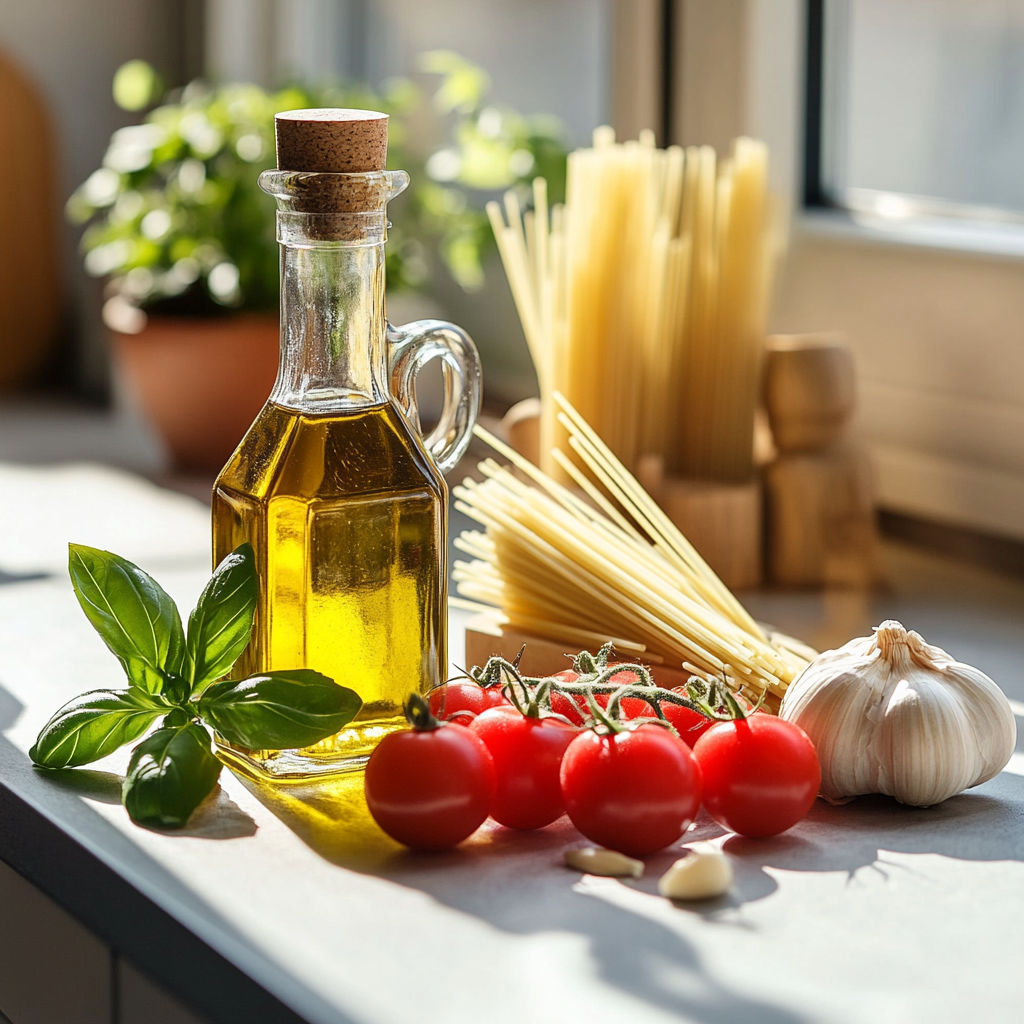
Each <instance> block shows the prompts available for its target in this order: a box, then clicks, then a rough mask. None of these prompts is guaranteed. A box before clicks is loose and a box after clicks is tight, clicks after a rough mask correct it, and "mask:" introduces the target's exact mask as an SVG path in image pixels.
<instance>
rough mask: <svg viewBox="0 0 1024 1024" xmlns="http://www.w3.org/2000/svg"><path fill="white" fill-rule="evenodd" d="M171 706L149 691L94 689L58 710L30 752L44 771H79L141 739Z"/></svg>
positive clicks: (30, 755) (44, 727)
mask: <svg viewBox="0 0 1024 1024" xmlns="http://www.w3.org/2000/svg"><path fill="white" fill-rule="evenodd" d="M169 710H170V709H169V707H168V706H167V705H165V704H162V703H157V700H156V698H153V697H151V696H150V695H149V694H148V693H146V691H145V690H142V689H141V688H140V689H134V690H94V691H93V692H92V693H83V694H82V696H81V697H78V698H76V699H75V700H73V701H71V702H70V703H69V704H65V705H64V707H62V708H61V709H60V711H58V712H57V713H56V714H55V715H54V716H53V718H51V719H50V720H49V722H47V723H46V725H45V726H43V731H42V732H41V733H40V734H39V738H38V739H37V740H36V742H35V746H33V747H32V749H31V750H30V751H29V752H28V756H29V757H31V758H32V760H33V761H34V762H35V763H36V764H37V765H39V766H40V767H42V768H76V767H78V766H79V765H82V764H88V763H89V762H90V761H96V760H98V759H99V758H101V757H106V756H107V754H112V753H113V752H114V751H115V750H117V748H118V747H122V746H124V744H126V743H131V741H132V740H135V739H138V738H139V737H140V736H141V735H142V734H143V733H144V732H145V731H146V730H147V729H148V728H149V727H150V726H151V725H152V724H153V723H154V722H155V721H156V720H157V718H159V717H160V715H161V714H166V713H167V712H168V711H169Z"/></svg>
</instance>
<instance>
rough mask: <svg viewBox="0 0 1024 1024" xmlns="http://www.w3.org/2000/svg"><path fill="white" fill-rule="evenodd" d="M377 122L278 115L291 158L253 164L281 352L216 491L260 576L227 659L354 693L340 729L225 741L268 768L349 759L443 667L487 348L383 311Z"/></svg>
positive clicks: (267, 771) (245, 670)
mask: <svg viewBox="0 0 1024 1024" xmlns="http://www.w3.org/2000/svg"><path fill="white" fill-rule="evenodd" d="M386 131H387V118H386V115H383V114H376V113H374V112H368V111H350V110H326V111H325V110H315V111H290V112H288V113H286V114H279V115H277V140H278V165H279V166H280V167H282V168H286V169H285V170H278V171H267V172H264V174H263V175H261V177H260V184H261V186H262V187H263V188H264V190H265V191H267V192H269V193H270V194H271V195H274V196H275V197H276V198H277V199H278V205H279V212H278V240H279V241H280V242H281V248H282V261H281V266H282V274H281V283H282V287H281V363H280V369H279V372H278V379H277V382H276V384H275V386H274V391H273V393H272V394H271V396H270V399H269V401H268V402H267V404H266V406H265V407H264V408H263V410H262V411H261V412H260V414H259V415H258V417H257V418H256V421H255V423H254V424H253V425H252V427H251V428H250V430H249V432H248V433H247V434H246V436H245V437H244V438H243V440H242V442H241V444H240V445H239V447H238V449H237V450H236V451H235V453H234V455H233V456H232V457H231V459H230V461H229V462H228V464H227V466H225V468H224V469H223V471H222V472H221V474H220V476H219V477H218V479H217V482H216V484H215V486H214V492H213V532H214V563H215V564H216V563H217V562H218V561H219V560H220V559H221V558H223V557H224V556H225V555H226V554H227V553H228V552H230V551H231V550H233V549H234V548H235V547H237V546H238V545H239V544H241V543H243V542H244V541H248V542H249V543H251V544H252V545H253V548H254V550H255V552H256V559H257V566H258V570H259V576H260V602H259V605H258V608H257V612H256V621H255V625H254V629H253V635H252V640H251V641H250V644H249V647H248V648H247V650H246V651H245V653H244V654H243V655H242V657H241V659H240V660H239V662H238V664H237V665H236V667H235V673H236V674H237V675H238V676H239V677H240V678H241V677H244V676H246V675H250V674H253V673H256V672H260V671H266V670H270V669H285V668H311V669H315V670H316V671H318V672H322V673H324V674H325V675H328V676H330V677H331V678H333V679H334V680H335V682H337V683H339V684H341V685H344V686H348V687H351V688H352V689H353V690H355V691H356V692H357V693H358V694H359V695H360V696H361V697H362V700H363V707H362V710H361V712H360V714H359V715H358V716H357V718H356V719H355V720H354V721H353V722H352V723H351V724H350V725H349V727H348V728H346V729H345V730H344V731H343V732H341V733H340V734H338V735H337V736H334V737H332V738H330V739H327V740H324V741H323V742H321V743H319V744H317V745H316V746H315V747H311V748H308V749H305V750H297V751H250V750H240V749H236V748H232V747H229V746H226V745H222V752H223V753H225V754H226V755H227V756H228V757H229V759H231V760H232V761H233V762H234V763H235V764H236V765H238V766H240V767H243V768H244V769H247V770H249V771H250V772H253V773H255V774H257V775H262V776H269V777H271V778H275V779H297V780H301V779H307V778H309V777H310V776H316V775H325V774H333V773H336V772H339V771H347V770H351V769H353V768H358V767H359V766H361V765H362V764H363V763H365V760H366V758H367V757H368V756H369V754H370V752H371V751H372V750H373V747H374V746H375V745H376V743H377V742H378V741H379V740H380V739H381V737H382V736H384V735H385V734H386V733H387V732H389V731H390V730H392V729H395V728H399V727H401V726H402V725H404V721H405V720H404V716H403V713H402V705H403V703H404V702H405V700H406V698H407V697H408V695H409V693H410V692H411V691H414V690H415V691H418V692H424V691H425V690H426V689H428V688H429V687H430V686H432V685H434V684H436V683H438V682H440V681H442V680H443V679H444V676H445V673H446V669H447V615H446V612H447V586H446V578H447V565H446V537H447V517H448V513H447V499H448V491H447V487H446V486H445V482H444V477H443V476H442V470H443V469H445V468H448V467H450V466H451V465H454V463H455V462H456V461H457V460H458V458H459V456H460V455H461V454H462V452H463V451H464V450H465V446H466V444H467V443H468V440H469V435H470V432H471V429H472V425H473V423H474V422H475V419H476V413H477V409H478V407H479V394H480V391H479V388H480V384H479V364H478V360H477V356H476V350H475V349H474V348H473V344H472V342H471V341H470V340H469V338H468V337H467V336H466V335H465V334H464V333H463V332H462V331H460V330H459V329H458V328H456V327H453V326H452V325H450V324H443V323H440V322H437V321H423V322H420V323H416V324H410V325H407V326H406V327H404V328H400V329H397V330H396V329H394V328H390V327H389V326H388V325H387V323H386V321H385V318H384V253H383V249H384V239H385V233H386V226H387V222H386V212H385V207H386V203H387V201H388V200H389V199H390V198H391V197H393V196H394V195H396V194H397V193H398V192H399V191H401V189H402V188H404V187H405V185H406V184H407V183H408V176H407V175H406V174H405V173H404V172H402V171H384V170H382V168H383V164H384V159H383V152H384V147H386ZM382 138H383V146H382V145H381V139H382ZM325 168H335V169H325ZM432 358H440V359H441V360H442V362H443V366H444V369H445V373H444V377H445V382H446V396H445V408H444V409H443V410H442V413H441V418H440V422H439V423H438V425H437V427H436V428H435V430H434V431H433V432H432V433H431V435H430V436H429V437H428V438H425V439H424V438H423V437H421V434H420V430H419V417H418V412H417V408H416V403H415V390H414V388H415V375H416V373H417V371H418V369H419V368H420V367H421V366H422V365H423V364H424V363H425V362H427V361H428V360H430V359H432Z"/></svg>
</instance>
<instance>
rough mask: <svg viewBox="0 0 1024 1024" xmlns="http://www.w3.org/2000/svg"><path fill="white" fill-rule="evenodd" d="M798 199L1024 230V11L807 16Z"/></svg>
mask: <svg viewBox="0 0 1024 1024" xmlns="http://www.w3.org/2000/svg"><path fill="white" fill-rule="evenodd" d="M808 29H809V33H808V35H809V38H808V43H809V53H810V68H809V70H810V74H809V81H808V84H809V87H810V89H809V105H808V115H809V118H808V120H809V124H808V142H809V146H808V166H807V190H806V191H807V198H808V199H809V201H810V203H811V204H812V205H832V206H839V207H843V208H846V209H849V210H851V211H854V212H857V213H861V214H866V215H869V216H870V217H871V218H874V219H876V220H882V221H885V220H888V221H901V220H907V219H924V220H928V219H931V220H941V219H949V218H955V219H958V220H961V221H973V222H987V223H988V224H990V225H992V226H993V227H995V226H998V225H1001V226H1002V227H1003V229H1004V230H1012V231H1013V232H1014V233H1019V232H1020V230H1021V227H1022V226H1024V2H1022V0H817V2H812V3H811V5H810V18H809V23H808Z"/></svg>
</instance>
